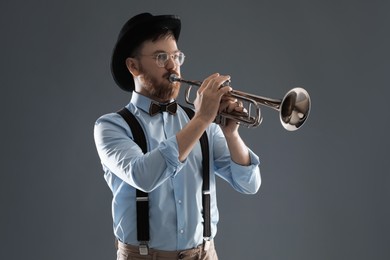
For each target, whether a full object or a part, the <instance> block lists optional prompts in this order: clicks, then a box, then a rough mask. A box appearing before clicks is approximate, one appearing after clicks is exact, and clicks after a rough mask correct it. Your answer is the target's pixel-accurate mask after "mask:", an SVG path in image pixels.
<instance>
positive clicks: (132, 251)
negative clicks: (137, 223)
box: [117, 240, 214, 259]
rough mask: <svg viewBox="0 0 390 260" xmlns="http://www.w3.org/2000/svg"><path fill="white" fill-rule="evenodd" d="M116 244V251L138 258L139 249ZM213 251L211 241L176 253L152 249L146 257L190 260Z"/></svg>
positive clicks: (119, 242) (120, 243) (119, 243)
mask: <svg viewBox="0 0 390 260" xmlns="http://www.w3.org/2000/svg"><path fill="white" fill-rule="evenodd" d="M117 244H118V250H120V251H122V252H124V253H126V254H128V255H134V256H135V255H138V256H140V252H139V247H138V246H133V245H128V244H125V243H122V242H121V241H117ZM211 249H212V250H214V242H213V241H212V240H211V241H204V242H203V244H201V245H199V246H197V247H195V248H192V249H187V250H178V251H164V250H156V249H153V248H149V249H148V256H149V257H150V256H152V257H153V259H156V258H158V259H161V258H167V259H186V258H192V257H195V256H201V254H202V252H203V251H208V250H211Z"/></svg>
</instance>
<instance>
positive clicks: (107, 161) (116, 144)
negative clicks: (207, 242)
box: [94, 92, 261, 251]
mask: <svg viewBox="0 0 390 260" xmlns="http://www.w3.org/2000/svg"><path fill="white" fill-rule="evenodd" d="M150 102H151V100H150V99H148V98H146V97H144V96H142V95H140V94H138V93H136V92H133V94H132V98H131V102H130V103H129V104H128V105H127V106H126V108H127V109H129V110H130V112H132V113H133V114H134V115H135V116H136V117H137V118H138V119H139V121H140V123H141V125H142V126H143V130H144V133H145V136H146V139H147V146H148V151H149V152H148V153H146V154H143V153H142V151H141V148H140V147H139V146H138V145H137V144H136V143H135V142H134V141H133V140H132V133H131V132H130V129H129V127H128V125H127V123H126V122H125V121H124V120H123V119H122V117H121V116H120V115H118V114H116V113H111V114H107V115H104V116H102V117H100V118H99V119H98V120H97V121H96V124H95V129H94V138H95V143H96V147H97V151H98V154H99V156H100V159H101V163H102V165H103V170H104V178H105V180H106V181H107V184H108V186H109V187H110V189H111V191H112V194H113V200H112V216H113V225H114V233H115V236H116V237H117V238H118V239H119V240H120V241H122V242H124V243H127V244H131V245H138V244H139V243H138V241H137V228H136V206H135V205H136V203H135V201H136V199H135V191H136V189H140V190H142V191H145V192H148V193H149V208H150V209H149V215H150V220H149V223H150V242H149V247H151V248H155V249H159V250H169V251H173V250H183V249H189V248H193V247H196V246H198V245H199V244H201V243H202V242H203V217H202V192H201V191H202V163H201V161H202V154H201V148H200V144H199V142H198V143H197V144H196V145H195V147H194V149H193V150H192V152H191V153H190V155H189V156H188V157H187V159H186V160H185V161H184V162H180V161H179V159H178V157H179V152H178V144H177V141H176V133H177V132H178V131H179V130H180V129H182V128H183V127H184V126H185V125H186V124H187V123H188V121H189V118H188V116H187V114H186V113H185V112H184V110H183V109H182V108H180V107H178V110H177V113H176V115H171V114H169V113H166V112H164V113H159V114H157V115H155V116H153V117H151V116H150V115H149V114H148V111H149V105H150ZM207 135H208V139H209V149H210V169H211V170H210V192H211V211H210V212H211V230H212V237H211V238H214V237H215V234H216V232H217V223H218V219H219V215H218V209H217V201H216V190H215V176H216V175H217V176H219V177H221V178H222V179H224V180H225V181H227V182H228V183H230V184H231V186H232V187H233V188H234V189H235V190H237V191H239V192H241V193H245V194H254V193H256V192H257V191H258V189H259V187H260V182H261V179H260V170H259V167H258V165H259V158H258V157H257V155H255V154H254V153H253V152H252V151H249V152H250V158H251V165H249V166H241V165H238V164H236V163H234V162H233V161H232V160H231V158H230V154H229V150H228V148H227V144H226V140H225V137H224V135H223V133H222V131H221V129H220V127H219V126H218V125H216V124H211V125H210V126H209V127H208V128H207Z"/></svg>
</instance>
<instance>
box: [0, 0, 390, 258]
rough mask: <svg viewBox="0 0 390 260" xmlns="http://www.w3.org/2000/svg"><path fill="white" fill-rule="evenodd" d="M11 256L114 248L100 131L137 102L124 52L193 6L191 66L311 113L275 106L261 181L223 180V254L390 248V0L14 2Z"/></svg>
mask: <svg viewBox="0 0 390 260" xmlns="http://www.w3.org/2000/svg"><path fill="white" fill-rule="evenodd" d="M0 10H1V11H0V21H1V23H0V29H1V41H0V46H1V48H0V51H1V59H0V69H1V70H0V71H1V77H0V86H1V89H2V91H1V95H0V96H1V137H2V140H1V166H2V170H1V181H0V195H1V196H0V202H1V204H0V205H1V215H0V247H1V249H0V259H66V260H69V259H115V251H114V248H113V241H114V240H113V235H112V222H111V209H110V207H111V206H110V202H111V194H110V191H109V189H108V187H107V186H106V184H105V182H104V179H103V175H102V170H101V167H100V163H99V159H98V156H97V154H96V151H95V147H94V142H93V124H94V121H95V120H96V119H97V117H99V116H100V115H102V114H104V113H108V112H112V111H116V110H117V109H119V108H121V107H122V106H123V105H125V104H126V103H127V102H128V100H129V98H130V97H129V95H128V94H127V93H125V92H123V91H121V90H120V89H119V88H118V87H116V86H115V84H114V82H113V80H112V78H111V75H110V71H109V60H110V55H111V51H112V47H113V45H114V43H115V40H116V37H117V35H118V32H119V29H120V27H121V26H122V25H123V23H124V22H125V21H126V20H127V19H128V18H129V17H131V16H133V15H135V14H137V13H139V12H144V11H149V12H152V13H153V14H166V13H172V14H178V15H180V16H181V18H182V26H183V27H182V28H183V30H182V33H181V38H180V42H179V47H180V48H181V49H182V50H183V51H184V52H185V53H186V56H187V60H186V63H185V65H184V66H183V68H182V71H183V74H184V75H185V76H186V78H188V79H194V80H201V79H203V78H204V77H206V76H207V75H209V74H211V73H214V72H220V73H223V74H230V75H231V76H232V80H233V86H234V88H236V89H239V90H243V91H246V92H249V93H253V94H258V95H262V96H267V97H273V98H282V96H283V95H284V93H285V92H286V91H287V90H288V89H290V88H292V87H295V86H302V87H304V88H306V89H307V90H308V91H309V93H310V95H311V98H312V103H313V107H312V111H311V115H310V117H309V120H308V122H307V124H306V125H304V127H303V128H302V129H301V130H299V131H297V132H293V133H291V132H287V131H285V130H284V129H283V128H282V127H281V125H280V124H279V119H278V116H277V113H276V112H275V111H272V110H270V109H269V108H263V114H264V122H263V124H262V125H261V126H260V127H259V128H257V129H242V130H241V133H242V136H243V138H244V140H245V141H246V142H247V143H248V144H249V145H250V147H251V148H252V149H253V150H254V151H255V152H256V153H257V154H259V156H260V157H261V160H262V165H261V170H262V180H263V183H262V187H261V189H260V191H259V193H258V194H256V195H253V196H245V195H241V194H238V193H236V192H235V191H233V190H232V189H231V188H230V187H228V186H227V185H226V184H225V183H223V182H222V181H220V182H218V188H219V189H218V196H219V209H220V213H221V220H220V225H219V231H218V236H217V239H216V245H217V248H218V251H219V256H220V259H228V260H229V259H267V260H271V259H278V260H279V259H324V260H325V259H390V247H389V241H390V238H389V231H390V229H389V219H390V214H389V212H390V209H389V198H390V192H389V186H390V179H389V166H390V165H389V164H390V163H389V161H390V160H389V159H390V158H389V156H388V151H387V150H388V149H387V148H388V146H389V137H388V129H387V128H388V127H389V117H388V112H389V102H388V96H389V84H388V83H389V65H390V62H389V61H390V51H389V46H390V36H389V27H390V26H389V23H390V15H389V12H390V2H389V1H359V0H358V1H345V0H339V1H334V0H327V1H320V0H314V1H309V0H306V1H304V0H301V1H288V0H273V1H249V0H241V1H183V0H181V1H128V0H127V1H124V0H120V1H89V0H84V1H76V0H68V1H59V0H51V1H43V0H36V1H2V2H1V3H0Z"/></svg>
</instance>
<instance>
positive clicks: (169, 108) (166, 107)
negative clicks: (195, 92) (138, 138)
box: [149, 101, 177, 116]
mask: <svg viewBox="0 0 390 260" xmlns="http://www.w3.org/2000/svg"><path fill="white" fill-rule="evenodd" d="M176 110H177V103H176V102H175V101H173V102H171V103H169V104H158V103H155V102H152V103H150V107H149V114H150V115H151V116H154V115H156V114H158V113H160V112H168V113H170V114H172V115H175V114H176Z"/></svg>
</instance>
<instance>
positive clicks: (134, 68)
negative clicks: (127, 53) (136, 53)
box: [126, 58, 140, 77]
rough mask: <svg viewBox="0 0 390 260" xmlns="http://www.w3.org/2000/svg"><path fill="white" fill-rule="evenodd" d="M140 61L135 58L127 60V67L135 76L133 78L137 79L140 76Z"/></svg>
mask: <svg viewBox="0 0 390 260" xmlns="http://www.w3.org/2000/svg"><path fill="white" fill-rule="evenodd" d="M138 62H139V61H138V60H137V59H135V58H127V59H126V67H127V69H128V70H129V71H130V73H131V74H133V77H137V76H138V75H139V74H140V71H139V64H138Z"/></svg>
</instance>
